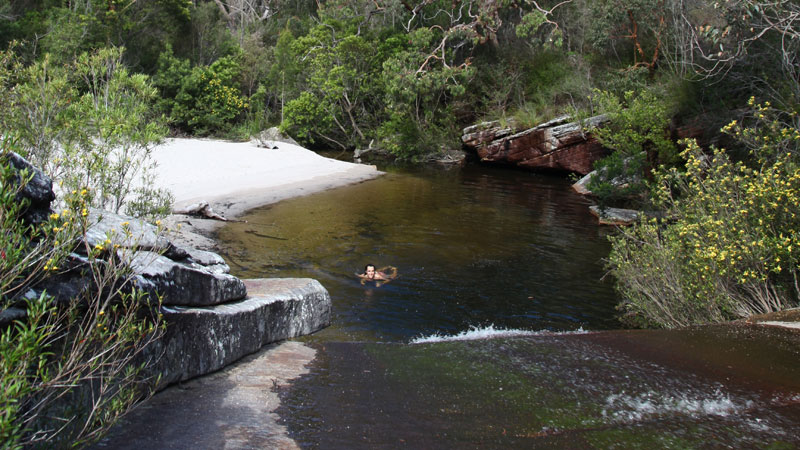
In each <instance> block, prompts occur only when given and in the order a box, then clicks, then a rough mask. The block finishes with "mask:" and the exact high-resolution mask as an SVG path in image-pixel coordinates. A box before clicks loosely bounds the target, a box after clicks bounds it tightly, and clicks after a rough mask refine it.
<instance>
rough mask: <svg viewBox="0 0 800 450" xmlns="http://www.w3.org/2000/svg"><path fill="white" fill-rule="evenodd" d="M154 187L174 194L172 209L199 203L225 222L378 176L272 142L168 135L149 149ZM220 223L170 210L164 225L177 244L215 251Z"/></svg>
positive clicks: (361, 166)
mask: <svg viewBox="0 0 800 450" xmlns="http://www.w3.org/2000/svg"><path fill="white" fill-rule="evenodd" d="M153 160H154V161H155V162H156V164H157V165H156V169H155V173H156V181H155V186H156V187H159V188H163V189H168V190H170V191H171V192H172V194H173V195H174V197H175V199H174V205H173V211H180V210H181V209H183V208H186V207H187V206H190V205H192V204H196V203H198V202H207V203H208V204H209V206H210V207H211V209H212V210H213V211H214V212H215V213H217V214H220V215H222V216H223V217H225V218H226V219H227V220H228V221H233V220H237V219H238V218H240V217H241V216H243V215H244V214H245V213H247V212H248V211H250V210H252V209H255V208H259V207H262V206H267V205H271V204H274V203H277V202H280V201H283V200H288V199H291V198H295V197H302V196H305V195H310V194H314V193H317V192H322V191H325V190H328V189H334V188H337V187H342V186H347V185H350V184H355V183H360V182H363V181H367V180H371V179H373V178H377V177H379V176H381V175H383V174H384V172H381V171H379V170H378V169H377V168H376V167H375V166H371V165H364V164H356V163H350V162H346V161H338V160H333V159H329V158H325V157H323V156H320V155H318V154H317V153H315V152H313V151H311V150H308V149H306V148H303V147H300V146H298V145H294V144H289V143H284V142H275V143H274V145H273V148H269V149H268V148H262V147H258V146H257V145H256V144H255V143H254V142H253V141H250V142H229V141H221V140H213V139H197V138H190V139H184V138H170V139H167V140H166V141H165V142H164V144H162V145H160V146H158V147H156V149H155V150H154V151H153ZM225 223H226V222H225V221H222V220H215V219H208V218H203V217H199V216H193V215H186V214H179V213H174V212H173V213H172V214H170V215H169V216H168V217H167V218H166V219H165V220H164V224H165V226H166V227H167V229H168V230H170V231H169V238H170V239H171V240H173V241H174V242H175V243H176V244H178V245H189V246H193V247H195V248H199V249H201V250H215V249H218V248H219V246H218V244H217V242H216V241H215V237H214V233H215V231H216V230H217V229H218V228H220V227H222V226H223V225H225Z"/></svg>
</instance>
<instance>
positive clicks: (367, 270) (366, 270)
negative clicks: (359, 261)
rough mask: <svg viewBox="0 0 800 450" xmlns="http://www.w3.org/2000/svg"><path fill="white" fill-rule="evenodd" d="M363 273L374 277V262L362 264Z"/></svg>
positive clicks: (368, 276)
mask: <svg viewBox="0 0 800 450" xmlns="http://www.w3.org/2000/svg"><path fill="white" fill-rule="evenodd" d="M364 275H366V276H367V278H375V264H367V265H366V266H364Z"/></svg>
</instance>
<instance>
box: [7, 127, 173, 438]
mask: <svg viewBox="0 0 800 450" xmlns="http://www.w3.org/2000/svg"><path fill="white" fill-rule="evenodd" d="M10 146H11V140H10V139H9V138H8V137H7V136H4V137H3V139H0V183H1V184H2V188H3V189H2V195H0V221H2V228H3V232H2V233H0V248H1V249H2V254H1V255H0V268H2V270H0V310H2V311H12V310H17V311H20V310H21V311H24V313H23V315H22V317H21V318H19V319H17V320H15V321H14V323H13V324H12V325H4V326H3V328H2V329H0V386H2V387H3V389H0V406H1V407H2V413H1V414H0V442H2V446H3V448H22V447H23V446H30V445H34V444H43V443H46V445H47V446H48V447H53V446H56V447H66V446H73V445H80V444H82V443H83V444H85V443H87V442H90V441H92V440H95V439H97V438H98V437H99V436H100V434H101V433H102V432H104V431H105V430H107V429H108V428H110V427H111V426H112V425H113V424H114V423H115V422H116V420H117V419H118V418H119V417H120V416H121V415H123V414H124V413H125V412H127V411H128V410H129V409H130V408H131V407H132V406H133V405H135V404H136V403H137V402H138V401H139V400H141V399H142V398H144V397H145V396H146V395H148V394H149V393H150V390H149V386H150V382H151V381H152V380H148V379H147V378H146V377H144V376H143V372H142V369H143V368H144V367H145V365H146V364H147V361H144V362H141V361H142V359H141V352H142V350H143V349H144V348H145V347H146V346H147V345H148V343H150V342H151V341H152V340H154V339H156V338H157V337H158V336H159V335H160V333H162V332H163V329H162V327H161V322H160V316H159V315H158V314H156V313H155V310H154V309H151V307H150V306H148V301H147V298H146V295H145V294H144V293H143V292H141V291H138V290H136V289H135V288H132V287H131V276H132V275H131V272H130V270H129V269H128V268H127V267H126V266H125V265H124V264H122V263H121V258H117V255H119V254H120V252H123V251H124V250H122V249H117V248H116V247H114V246H113V244H112V243H111V242H112V239H113V236H109V237H108V240H107V241H106V242H105V243H104V244H98V245H96V246H95V247H93V248H89V247H88V244H85V243H81V241H80V240H79V239H78V238H79V237H80V236H82V235H83V234H84V233H85V231H86V228H87V226H88V223H87V216H88V214H87V208H88V204H87V197H88V191H86V190H81V191H78V192H76V193H75V194H70V195H69V196H68V197H67V198H66V199H65V200H64V203H65V205H66V207H65V208H64V209H63V210H62V211H61V212H60V213H53V214H52V215H51V216H50V217H49V220H47V221H45V222H44V223H41V224H38V225H35V224H29V223H27V222H26V221H25V220H24V219H23V214H24V211H25V208H26V207H27V206H28V204H27V200H20V197H19V196H18V194H19V192H21V191H22V189H23V187H24V185H25V184H26V183H27V181H28V180H29V179H30V176H29V174H27V173H19V172H18V171H17V170H16V169H15V168H14V167H13V166H12V165H11V164H9V161H8V157H9V151H10ZM121 232H123V233H124V232H125V230H121ZM72 251H80V252H82V253H83V254H85V261H86V263H85V264H83V263H82V264H79V265H77V266H76V265H75V264H74V263H73V261H72V258H71V257H69V256H68V255H69V253H70V252H72ZM67 272H72V273H73V274H74V273H76V272H82V275H83V277H84V279H85V280H87V284H89V285H90V288H88V289H85V290H84V291H83V292H81V294H79V295H78V296H76V297H75V298H72V299H69V300H66V299H61V301H60V302H59V303H58V304H57V303H55V301H54V299H53V298H51V297H49V296H48V295H47V293H46V291H43V288H42V283H43V282H45V281H47V280H48V279H51V278H58V277H60V276H62V275H63V274H65V273H67ZM89 280H90V281H89ZM31 292H41V294H36V295H31ZM156 306H157V302H156ZM12 308H13V309H12ZM137 360H138V361H140V362H139V363H134V361H137Z"/></svg>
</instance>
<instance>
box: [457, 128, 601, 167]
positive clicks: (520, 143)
mask: <svg viewBox="0 0 800 450" xmlns="http://www.w3.org/2000/svg"><path fill="white" fill-rule="evenodd" d="M569 120H570V118H569V116H560V117H557V118H555V119H553V120H550V121H548V122H545V123H543V124H540V125H537V126H535V127H533V128H530V129H527V130H524V131H521V132H515V129H514V126H513V124H510V125H509V126H502V125H501V124H500V123H499V122H484V123H481V124H478V125H475V126H472V127H468V128H465V129H464V134H463V136H462V137H461V141H462V142H463V143H464V146H465V147H467V148H468V149H470V150H472V151H474V152H475V153H476V154H477V155H478V157H479V158H480V160H481V161H484V162H492V163H502V164H510V165H514V166H517V167H520V168H525V169H550V170H559V171H567V172H576V173H579V174H582V175H585V174H587V173H589V172H590V171H591V170H592V166H593V165H594V162H595V161H597V160H598V159H600V158H602V157H603V156H605V155H606V154H607V150H606V149H605V148H604V147H603V146H602V145H601V144H600V142H599V141H598V140H597V139H596V138H595V137H594V136H592V134H591V133H588V132H587V131H586V130H588V129H591V128H592V127H596V126H600V125H602V124H604V123H605V122H607V121H608V119H607V117H606V116H605V115H600V116H595V117H591V118H589V119H587V120H585V121H583V122H570V121H569Z"/></svg>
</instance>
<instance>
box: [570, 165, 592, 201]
mask: <svg viewBox="0 0 800 450" xmlns="http://www.w3.org/2000/svg"><path fill="white" fill-rule="evenodd" d="M595 175H597V171H596V170H593V171H591V172H589V173H587V174H586V175H584V176H583V177H581V179H580V180H578V181H576V182H575V183H574V184H573V185H572V189H573V190H574V191H575V192H577V193H578V194H581V195H592V191H590V190H589V188H588V186H587V185H588V184H589V182H590V181H591V180H592V178H594V176H595Z"/></svg>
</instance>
